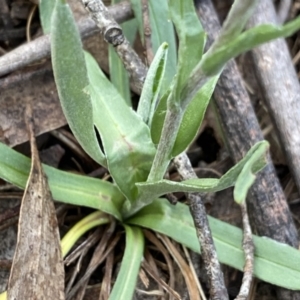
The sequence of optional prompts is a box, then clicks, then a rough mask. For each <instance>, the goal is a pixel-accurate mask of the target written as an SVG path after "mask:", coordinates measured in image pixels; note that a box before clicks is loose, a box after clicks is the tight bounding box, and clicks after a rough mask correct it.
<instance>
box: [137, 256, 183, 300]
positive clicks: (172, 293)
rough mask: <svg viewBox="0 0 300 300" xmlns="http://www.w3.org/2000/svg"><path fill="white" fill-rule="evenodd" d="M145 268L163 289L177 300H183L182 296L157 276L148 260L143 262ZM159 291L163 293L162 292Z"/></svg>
mask: <svg viewBox="0 0 300 300" xmlns="http://www.w3.org/2000/svg"><path fill="white" fill-rule="evenodd" d="M143 268H144V269H145V271H146V272H147V273H148V274H149V275H150V276H151V277H152V278H153V279H154V280H155V281H156V282H157V283H158V284H159V285H160V286H161V287H162V288H163V289H165V290H166V291H167V292H168V293H169V294H170V295H172V296H173V297H174V298H175V299H176V300H180V299H181V297H180V295H179V294H178V293H177V292H176V291H174V290H173V289H172V288H170V287H169V286H168V284H167V283H166V282H165V281H163V280H162V279H161V278H160V277H159V276H157V274H155V272H153V269H152V268H151V266H150V264H149V263H148V262H147V261H146V260H144V261H143ZM158 291H159V292H160V293H161V291H160V290H158Z"/></svg>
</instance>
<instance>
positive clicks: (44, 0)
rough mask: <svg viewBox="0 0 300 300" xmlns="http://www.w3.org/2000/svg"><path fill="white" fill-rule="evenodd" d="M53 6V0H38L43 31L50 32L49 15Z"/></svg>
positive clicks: (50, 15)
mask: <svg viewBox="0 0 300 300" xmlns="http://www.w3.org/2000/svg"><path fill="white" fill-rule="evenodd" d="M54 6H55V0H40V4H39V12H40V20H41V24H42V28H43V33H44V34H47V33H50V30H51V17H52V13H53V10H54Z"/></svg>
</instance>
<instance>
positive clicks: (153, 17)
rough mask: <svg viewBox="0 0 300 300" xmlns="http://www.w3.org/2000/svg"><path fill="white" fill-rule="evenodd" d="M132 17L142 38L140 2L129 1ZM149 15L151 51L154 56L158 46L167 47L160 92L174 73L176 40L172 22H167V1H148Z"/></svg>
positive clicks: (165, 88)
mask: <svg viewBox="0 0 300 300" xmlns="http://www.w3.org/2000/svg"><path fill="white" fill-rule="evenodd" d="M130 2H131V5H132V9H133V11H134V15H135V17H136V19H137V21H138V26H139V32H140V36H141V37H142V39H143V38H144V31H143V28H144V24H143V18H142V7H141V1H140V0H130ZM148 5H149V15H150V27H151V41H152V48H153V49H152V50H153V53H154V54H155V53H156V51H157V49H158V48H159V46H160V45H161V44H162V43H164V42H166V43H167V44H168V45H169V52H168V58H167V64H166V73H165V76H164V81H163V85H162V91H163V92H164V91H166V90H167V89H168V87H169V86H170V83H171V82H172V79H173V77H174V75H175V73H176V63H177V55H176V49H177V47H176V39H175V32H174V28H173V24H172V22H171V21H170V20H169V8H168V0H161V1H157V0H149V1H148Z"/></svg>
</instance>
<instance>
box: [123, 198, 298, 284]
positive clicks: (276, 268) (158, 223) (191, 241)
mask: <svg viewBox="0 0 300 300" xmlns="http://www.w3.org/2000/svg"><path fill="white" fill-rule="evenodd" d="M208 218H209V224H210V228H211V231H212V235H213V238H214V242H215V245H216V248H217V253H218V258H219V260H220V261H221V262H222V263H224V264H226V265H229V266H231V267H234V268H236V269H238V270H241V271H242V270H243V267H244V263H245V261H244V252H243V249H242V240H243V233H242V230H241V229H239V228H237V227H235V226H232V225H229V224H227V223H225V222H222V221H220V220H217V219H214V218H212V217H208ZM126 222H127V223H128V224H129V223H130V224H133V225H136V226H142V227H145V228H149V229H151V230H154V231H156V232H160V233H162V234H165V235H167V236H169V237H171V238H172V239H174V240H175V241H177V242H178V243H180V244H183V245H185V246H187V247H188V248H190V249H191V250H193V251H195V252H197V253H200V247H199V241H198V238H197V236H196V230H195V227H194V223H193V219H192V217H191V215H190V212H189V208H188V206H187V205H184V204H182V203H177V204H176V205H171V204H170V203H169V202H168V201H167V200H166V199H156V200H155V201H154V202H152V203H151V204H150V205H149V206H146V207H144V208H143V209H142V210H141V211H139V212H138V213H137V214H136V215H135V216H134V217H132V218H131V219H129V220H127V221H126ZM253 240H254V245H255V259H254V275H255V276H256V277H257V278H259V279H261V280H264V281H266V282H269V283H272V284H275V285H278V286H281V287H284V288H287V289H292V290H299V278H300V251H299V250H297V249H294V248H292V247H290V246H288V245H285V244H281V243H278V242H276V241H274V240H271V239H269V238H265V237H258V236H253Z"/></svg>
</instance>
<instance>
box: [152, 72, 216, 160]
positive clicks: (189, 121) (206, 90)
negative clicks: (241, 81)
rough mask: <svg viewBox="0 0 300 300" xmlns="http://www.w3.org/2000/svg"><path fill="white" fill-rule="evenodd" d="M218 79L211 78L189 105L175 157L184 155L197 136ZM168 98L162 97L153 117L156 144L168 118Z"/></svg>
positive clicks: (177, 139)
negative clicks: (166, 117)
mask: <svg viewBox="0 0 300 300" xmlns="http://www.w3.org/2000/svg"><path fill="white" fill-rule="evenodd" d="M218 79H219V76H214V77H213V78H211V79H210V80H209V81H208V82H207V83H206V84H205V85H204V86H203V87H202V88H201V89H200V90H199V92H198V93H197V94H196V95H195V97H194V99H193V100H192V101H191V103H190V104H189V105H188V107H187V109H186V111H185V113H184V116H183V119H182V122H181V124H180V127H179V131H178V134H177V137H176V141H175V144H174V147H173V151H172V156H173V157H175V156H177V155H178V154H180V153H182V152H183V151H184V150H185V149H186V148H187V147H188V146H189V145H190V144H191V143H192V141H193V140H194V138H195V136H196V135H197V132H198V130H199V128H200V126H201V124H202V121H203V118H204V115H205V112H206V109H207V106H208V104H209V101H210V99H211V96H212V93H213V91H214V89H215V86H216V84H217V82H218ZM168 96H169V94H167V93H166V94H165V95H164V96H163V97H162V99H161V100H160V102H159V105H158V107H157V110H156V111H155V114H154V117H153V123H152V126H151V137H152V140H153V143H154V144H158V142H159V139H160V136H161V131H162V127H163V123H164V120H165V116H166V110H167V97H168Z"/></svg>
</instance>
